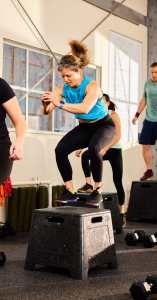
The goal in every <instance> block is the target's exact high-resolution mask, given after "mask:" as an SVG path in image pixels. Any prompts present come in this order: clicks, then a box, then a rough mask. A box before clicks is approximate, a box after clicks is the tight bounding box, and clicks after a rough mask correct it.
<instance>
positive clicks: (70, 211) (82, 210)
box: [33, 206, 110, 216]
mask: <svg viewBox="0 0 157 300" xmlns="http://www.w3.org/2000/svg"><path fill="white" fill-rule="evenodd" d="M33 213H38V214H45V213H46V214H49V213H53V214H56V215H57V214H63V215H76V216H80V215H81V216H87V215H98V214H110V210H107V209H99V208H89V207H72V206H61V207H53V208H42V209H35V210H34V211H33Z"/></svg>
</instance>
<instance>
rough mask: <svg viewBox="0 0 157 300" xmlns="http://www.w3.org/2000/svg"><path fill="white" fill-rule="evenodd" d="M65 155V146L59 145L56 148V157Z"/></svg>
mask: <svg viewBox="0 0 157 300" xmlns="http://www.w3.org/2000/svg"><path fill="white" fill-rule="evenodd" d="M64 153H65V147H64V144H62V143H58V144H57V146H56V148H55V154H56V157H58V156H62V155H63V154H64Z"/></svg>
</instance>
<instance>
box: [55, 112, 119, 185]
mask: <svg viewBox="0 0 157 300" xmlns="http://www.w3.org/2000/svg"><path fill="white" fill-rule="evenodd" d="M114 133H115V126H114V123H113V121H112V119H111V118H110V117H108V116H107V117H105V118H103V119H101V120H99V121H97V122H95V123H81V124H79V125H78V126H76V127H75V128H74V129H72V130H71V131H70V132H68V133H67V134H66V135H65V136H64V137H63V138H62V139H61V141H60V142H59V143H58V145H57V147H56V149H55V152H56V162H57V165H58V169H59V171H60V173H61V176H62V178H63V180H64V182H66V181H69V180H72V168H71V165H70V162H69V159H68V155H69V154H70V153H72V152H73V151H75V150H78V149H83V148H87V147H88V150H89V153H90V160H91V172H92V175H93V180H94V181H95V182H100V181H101V179H102V167H103V158H102V155H101V154H100V153H99V152H100V150H101V149H102V148H103V147H105V146H107V145H108V144H109V143H110V142H111V141H112V139H113V136H114Z"/></svg>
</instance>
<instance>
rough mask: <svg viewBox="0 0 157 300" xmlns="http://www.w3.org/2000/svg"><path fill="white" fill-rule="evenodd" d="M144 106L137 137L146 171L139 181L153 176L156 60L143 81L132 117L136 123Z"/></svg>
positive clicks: (156, 126) (156, 135)
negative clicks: (152, 147)
mask: <svg viewBox="0 0 157 300" xmlns="http://www.w3.org/2000/svg"><path fill="white" fill-rule="evenodd" d="M145 108H146V117H145V120H144V122H143V128H142V131H141V134H140V137H139V143H140V144H141V145H142V148H143V158H144V161H145V164H146V168H147V169H146V171H145V172H144V174H143V176H142V177H141V178H140V180H141V181H144V180H147V179H149V178H151V177H153V175H154V174H153V153H152V149H151V146H152V145H154V144H155V142H156V140H157V62H154V63H152V64H151V79H150V80H148V81H147V82H146V83H145V86H144V94H143V98H142V99H141V101H140V102H139V105H138V109H137V112H136V114H135V116H134V118H133V121H132V122H133V124H135V123H136V121H137V119H138V117H139V115H140V114H141V113H142V111H143V110H144V109H145Z"/></svg>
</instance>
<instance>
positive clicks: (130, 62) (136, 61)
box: [109, 32, 142, 144]
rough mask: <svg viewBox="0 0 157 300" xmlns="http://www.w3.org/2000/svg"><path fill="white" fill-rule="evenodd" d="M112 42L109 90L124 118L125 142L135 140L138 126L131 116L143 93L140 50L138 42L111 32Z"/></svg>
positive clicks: (133, 141)
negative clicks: (141, 89)
mask: <svg viewBox="0 0 157 300" xmlns="http://www.w3.org/2000/svg"><path fill="white" fill-rule="evenodd" d="M110 41H111V43H110V75H109V94H110V96H111V98H112V99H113V101H115V103H116V105H117V107H118V111H119V114H120V117H121V120H123V121H122V122H121V123H122V140H123V143H124V144H126V143H130V142H131V143H135V142H136V141H137V137H138V127H137V126H135V125H134V126H132V124H131V120H132V118H133V116H134V114H135V112H136V110H137V105H138V100H139V96H140V79H141V50H142V46H141V44H140V43H139V42H137V41H134V40H132V39H129V38H126V37H124V36H122V35H119V34H117V33H114V32H112V33H111V40H110Z"/></svg>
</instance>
